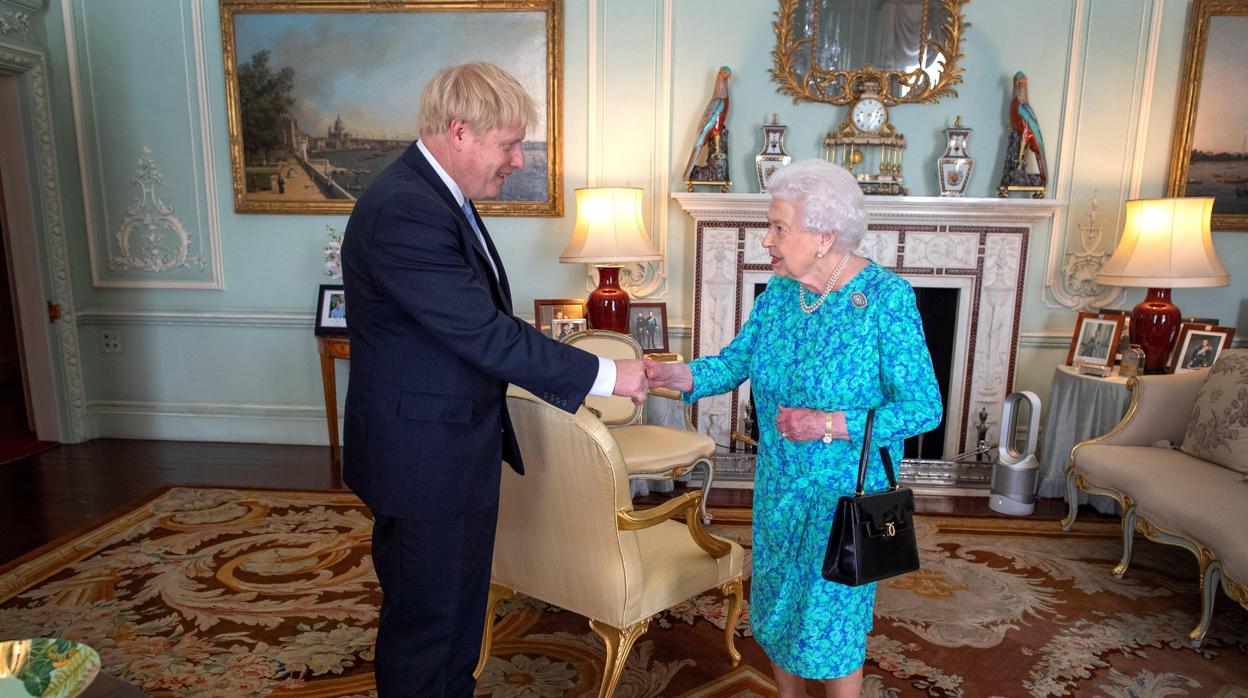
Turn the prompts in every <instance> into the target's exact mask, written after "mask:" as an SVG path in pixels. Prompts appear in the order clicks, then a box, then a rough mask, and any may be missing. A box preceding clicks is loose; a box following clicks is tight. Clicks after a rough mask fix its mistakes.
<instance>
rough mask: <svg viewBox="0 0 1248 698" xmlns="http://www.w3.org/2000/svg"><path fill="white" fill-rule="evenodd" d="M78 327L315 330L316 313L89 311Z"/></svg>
mask: <svg viewBox="0 0 1248 698" xmlns="http://www.w3.org/2000/svg"><path fill="white" fill-rule="evenodd" d="M78 324H79V325H82V326H84V327H85V326H100V325H147V326H168V327H249V328H291V329H299V330H308V329H312V328H313V326H314V325H315V324H316V314H315V313H309V312H301V311H296V310H291V311H247V310H227V311H219V310H130V309H120V310H118V309H112V308H90V309H86V310H82V311H79V313H78Z"/></svg>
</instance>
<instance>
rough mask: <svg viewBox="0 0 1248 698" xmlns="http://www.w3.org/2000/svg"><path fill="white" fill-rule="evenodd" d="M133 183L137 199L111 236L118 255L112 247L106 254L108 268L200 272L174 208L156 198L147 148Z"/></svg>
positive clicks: (197, 258)
mask: <svg viewBox="0 0 1248 698" xmlns="http://www.w3.org/2000/svg"><path fill="white" fill-rule="evenodd" d="M132 181H133V182H134V183H135V184H138V185H139V188H140V192H139V196H138V197H136V198H135V200H134V203H132V204H131V205H130V206H127V207H126V218H125V220H123V221H122V223H121V229H120V230H118V231H117V234H116V236H115V237H114V242H116V244H117V253H116V254H114V253H113V250H112V249H111V247H110V249H109V251H108V268H109V269H113V270H117V269H121V270H124V271H131V270H138V271H148V272H156V273H160V272H165V271H170V270H173V269H182V268H184V267H195V268H197V269H199V270H201V271H202V270H203V268H204V257H203V255H202V254H200V255H196V256H191V252H190V250H191V234H190V233H189V232H187V230H186V228H184V227H183V226H182V221H180V220H178V217H177V216H175V215H174V213H173V207H172V206H169V205H168V204H166V203H165V202H164V201H163V200H161V198H160V197H159V196H157V195H156V187H157V186H158V185H159V184H160V183H161V178H160V171H159V170H157V169H156V163H155V162H154V161H153V160H152V151H151V149H149V148H148V147H147V146H143V151H142V154H141V155H140V156H139V164H138V168H137V170H136V172H135V175H134V179H133V180H132Z"/></svg>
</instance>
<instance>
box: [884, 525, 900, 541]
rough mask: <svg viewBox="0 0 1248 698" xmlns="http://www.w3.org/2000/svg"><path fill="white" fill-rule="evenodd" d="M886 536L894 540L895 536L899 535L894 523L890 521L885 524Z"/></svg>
mask: <svg viewBox="0 0 1248 698" xmlns="http://www.w3.org/2000/svg"><path fill="white" fill-rule="evenodd" d="M884 535H886V536H888V537H889V538H892V537H893V536H895V535H897V527H896V526H894V525H893V522H892V521H889V522H888V523H886V524H884Z"/></svg>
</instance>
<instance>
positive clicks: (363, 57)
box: [220, 0, 563, 216]
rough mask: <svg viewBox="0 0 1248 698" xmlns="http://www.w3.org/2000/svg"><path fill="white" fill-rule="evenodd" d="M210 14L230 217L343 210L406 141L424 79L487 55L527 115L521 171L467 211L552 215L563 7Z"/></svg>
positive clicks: (558, 199)
mask: <svg viewBox="0 0 1248 698" xmlns="http://www.w3.org/2000/svg"><path fill="white" fill-rule="evenodd" d="M220 12H221V44H222V51H223V58H224V62H225V87H226V90H225V92H226V112H227V114H226V116H227V122H228V127H229V137H230V139H229V140H230V165H231V166H230V172H231V178H232V180H233V187H234V210H235V211H236V212H238V213H293V214H339V215H341V214H347V213H350V212H351V209H352V208H353V207H354V205H355V197H356V196H358V194H359V192H360V191H362V190H363V189H364V187H366V186H367V185H368V182H369V181H371V180H372V177H374V176H376V175H377V174H379V173H380V172H381V170H382V169H384V168H385V167H386V166H387V165H389V164H390V163H391V162H393V161H394V160H395V159H397V158H398V157H399V156H400V155H401V154H402V152H403V150H405V149H406V148H407V146H408V145H410V143H411V142H412V141H414V140H416V137H417V135H418V134H417V133H416V119H417V115H418V111H419V109H418V105H419V100H420V93H421V91H422V90H423V89H424V84H425V82H426V81H427V80H428V79H429V78H431V77H432V75H433V73H434V72H436V71H437V70H439V69H441V68H444V67H447V66H450V65H455V64H457V63H463V62H466V61H471V60H487V61H490V62H494V63H497V64H498V65H500V66H502V67H503V68H505V69H506V70H508V72H511V73H512V74H513V75H515V76H516V78H517V79H518V80H520V82H521V84H523V85H525V87H526V88H527V89H528V90H529V92H530V94H531V95H532V97H533V98H534V101H535V102H536V103H537V107H538V112H539V114H538V121H537V123H536V124H533V125H531V126H530V129H529V133H528V135H527V137H526V140H525V143H524V148H525V160H526V163H525V167H524V169H522V170H519V171H518V172H516V173H514V174H512V175H511V176H510V177H508V180H507V183H506V184H505V185H504V187H503V191H502V193H501V194H500V197H499V198H498V199H492V200H488V201H481V202H474V203H476V206H477V210H478V211H480V213H481V214H482V215H483V216H561V215H563V171H562V143H561V137H562V129H563V124H562V111H563V77H562V71H563V26H562V25H563V0H474V2H471V3H465V2H457V1H454V0H408V1H406V2H403V1H386V0H358V1H352V0H221V3H220ZM486 37H488V40H487V39H486ZM539 47H541V48H544V51H543V50H541V48H539ZM535 48H538V50H534V49H535ZM262 53H263V56H261V54H262ZM240 58H241V60H242V61H243V62H242V63H241V64H240V62H239V61H240ZM543 61H544V65H543ZM240 79H241V80H242V81H243V82H242V84H241V85H240ZM322 134H323V135H322Z"/></svg>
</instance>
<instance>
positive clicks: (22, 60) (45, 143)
mask: <svg viewBox="0 0 1248 698" xmlns="http://www.w3.org/2000/svg"><path fill="white" fill-rule="evenodd" d="M0 71H3V72H6V73H15V74H18V75H19V76H21V78H22V79H23V81H24V83H25V86H24V92H25V95H26V97H27V98H28V99H29V100H30V101H29V104H30V108H31V113H30V117H31V119H30V123H31V125H32V126H33V128H34V133H33V134H32V137H31V138H30V139H28V140H27V147H28V148H32V149H31V150H30V151H28V152H27V157H29V158H31V159H32V160H33V163H32V164H33V166H34V172H35V177H36V181H37V183H38V186H36V187H33V192H32V193H33V194H34V195H35V197H36V201H35V203H36V204H37V209H38V210H39V214H40V217H41V218H42V220H41V221H40V223H41V224H42V225H41V226H40V228H41V232H42V236H41V237H42V245H43V250H44V252H43V255H42V256H43V259H41V260H40V262H43V263H46V264H47V265H48V267H47V268H46V270H45V271H46V276H47V279H48V280H49V282H50V283H49V285H50V295H51V299H50V300H52V302H54V303H56V304H57V305H58V306H60V309H61V321H60V322H58V323H56V326H55V330H54V331H53V334H54V335H55V336H56V344H57V346H56V349H57V351H56V352H55V357H54V359H53V360H54V361H55V359H56V358H59V359H60V366H59V373H60V385H59V386H57V387H58V390H59V391H60V392H61V397H62V398H63V402H62V400H61V399H58V404H59V405H60V407H59V408H58V412H60V413H61V417H62V419H63V424H62V429H61V438H62V439H64V440H66V441H71V442H77V441H82V440H84V439H86V438H87V436H88V432H87V421H86V395H85V393H84V389H83V380H82V361H81V358H80V355H79V347H78V327H77V325H76V324H75V322H74V293H73V286H72V284H71V282H70V278H71V277H70V270H69V258H68V251H67V250H68V245H67V243H66V240H65V224H64V221H63V220H62V216H61V210H62V207H61V190H60V177H59V175H58V173H57V166H56V138H55V134H54V132H53V128H52V106H51V103H50V101H49V97H48V72H47V66H46V63H45V59H44V56H43V54H42V53H40V52H35V51H31V50H29V49H24V48H21V47H18V46H13V45H11V44H6V43H2V42H0ZM37 230H39V229H38V228H37Z"/></svg>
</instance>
